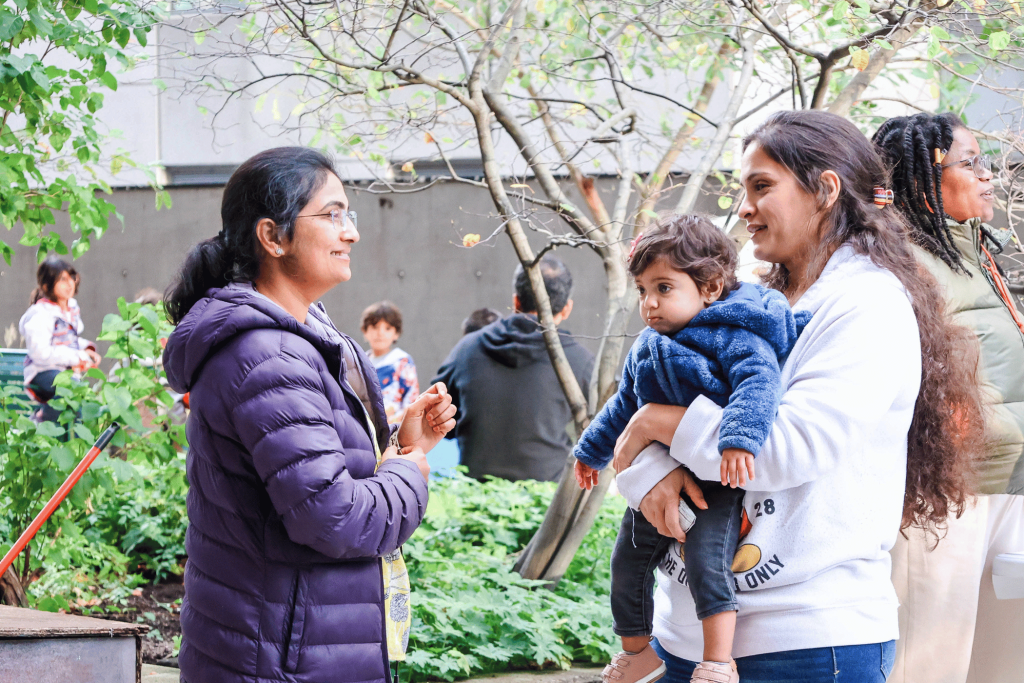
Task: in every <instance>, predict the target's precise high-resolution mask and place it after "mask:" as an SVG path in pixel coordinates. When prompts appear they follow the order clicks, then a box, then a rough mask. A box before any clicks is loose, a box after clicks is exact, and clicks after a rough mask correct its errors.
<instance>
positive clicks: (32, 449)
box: [0, 299, 185, 609]
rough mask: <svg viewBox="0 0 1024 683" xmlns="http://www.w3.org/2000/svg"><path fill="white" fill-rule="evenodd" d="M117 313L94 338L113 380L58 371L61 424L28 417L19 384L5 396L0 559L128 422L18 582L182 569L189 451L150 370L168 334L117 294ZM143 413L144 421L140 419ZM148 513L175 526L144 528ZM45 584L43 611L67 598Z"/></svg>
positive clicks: (50, 525)
mask: <svg viewBox="0 0 1024 683" xmlns="http://www.w3.org/2000/svg"><path fill="white" fill-rule="evenodd" d="M118 309H119V314H111V315H108V316H106V318H105V319H104V321H103V329H102V332H101V333H100V335H99V339H101V340H105V341H110V342H111V346H110V349H109V350H108V351H107V358H112V359H116V360H118V362H119V364H120V367H119V368H118V369H116V370H115V371H114V372H113V373H112V374H111V376H107V375H105V374H104V373H103V372H101V371H100V370H98V369H93V370H89V371H88V372H87V373H86V375H85V377H84V378H82V379H81V380H76V379H74V378H73V377H72V375H71V372H70V371H66V372H64V373H61V374H60V375H58V377H57V379H56V381H55V382H54V384H55V386H56V389H57V397H56V398H55V399H53V400H52V401H51V402H50V404H51V405H52V406H53V407H55V408H57V409H58V410H61V411H62V413H61V417H60V423H59V424H56V423H50V422H44V423H41V424H35V423H34V422H32V421H31V420H29V419H28V417H26V415H27V413H28V411H29V410H30V409H31V408H32V406H30V405H29V404H26V403H25V402H24V401H23V400H21V399H19V398H18V396H17V394H18V393H20V392H19V390H18V389H17V388H15V387H6V388H4V389H3V390H2V393H0V480H2V481H3V486H2V487H0V509H3V510H4V514H3V515H2V516H0V538H3V539H10V540H8V541H6V542H4V543H0V552H6V551H7V550H8V549H9V548H10V547H11V543H12V542H13V539H14V538H16V537H17V536H18V535H19V534H20V533H21V532H22V531H23V530H24V529H25V528H26V527H27V526H28V524H29V522H30V521H31V520H32V518H33V517H34V516H35V515H36V514H37V513H38V512H39V511H40V510H41V509H42V507H43V505H44V503H45V502H46V501H47V500H48V499H49V497H50V496H51V495H52V494H53V492H54V491H56V490H57V488H58V487H59V486H60V484H61V483H62V482H63V481H64V479H65V478H66V477H67V476H68V474H69V473H70V472H71V470H72V469H74V467H75V466H76V465H77V464H78V462H79V461H80V460H81V459H82V457H83V456H84V455H85V453H86V452H87V451H88V450H89V448H90V447H91V446H92V444H93V442H94V440H95V439H96V437H97V436H99V434H100V433H101V432H102V431H103V430H104V429H106V428H107V427H108V426H109V425H110V424H111V423H112V422H114V421H118V422H120V423H121V424H122V426H123V427H124V429H122V430H121V431H120V432H118V434H117V435H116V436H115V437H114V440H113V441H112V442H111V445H110V447H109V448H108V450H107V451H106V452H104V453H103V454H101V455H100V457H99V458H97V460H96V462H95V463H94V464H93V465H92V467H91V468H90V469H89V470H88V471H87V472H86V473H85V475H84V476H83V477H82V478H81V480H79V482H78V484H77V485H76V486H75V488H74V489H72V490H71V493H70V494H69V495H68V497H67V498H66V499H65V500H64V502H63V503H62V504H61V506H60V507H59V508H58V509H57V511H56V512H55V513H54V514H53V515H52V516H51V517H50V519H49V521H48V522H47V523H46V524H45V525H44V526H43V528H42V529H41V530H40V531H39V533H38V534H36V536H35V538H34V539H33V541H32V542H31V543H30V544H29V546H28V548H26V550H25V551H23V552H22V554H21V556H20V557H19V559H18V560H17V561H16V562H15V569H16V570H17V571H18V572H19V574H20V575H21V576H22V577H23V578H32V577H35V576H38V575H40V574H42V573H43V572H49V571H55V570H61V569H71V568H73V569H74V571H75V575H78V574H86V575H90V576H92V577H94V578H96V579H97V580H99V581H100V582H101V583H102V582H103V580H106V579H111V580H113V577H121V578H123V577H125V576H126V575H127V573H128V572H129V571H136V570H138V568H139V567H138V565H139V564H143V565H146V567H145V568H146V569H151V570H152V571H153V573H155V574H157V575H160V574H166V573H167V572H170V571H179V572H180V568H177V567H178V559H177V557H172V556H173V555H175V554H177V556H178V557H180V556H181V555H183V553H184V550H183V547H182V544H181V542H180V536H181V534H182V533H183V528H184V527H183V520H184V481H185V480H184V465H183V460H182V456H181V454H180V453H179V449H180V447H183V446H184V445H185V429H184V427H183V426H181V425H174V424H172V423H171V420H170V419H169V417H168V416H167V415H165V414H163V413H164V412H165V411H164V410H162V408H166V407H168V406H170V405H172V404H173V400H172V398H171V396H170V395H169V394H168V392H167V390H166V389H165V388H164V386H163V385H162V384H161V379H162V371H161V369H160V368H159V366H158V365H155V364H154V363H153V359H155V358H158V357H159V356H160V354H161V351H162V346H161V344H160V339H161V338H163V337H166V336H167V335H168V334H170V330H171V327H170V325H169V324H168V323H167V321H166V319H165V318H164V316H163V313H162V311H160V310H159V309H158V308H157V307H155V306H146V305H142V304H134V303H132V304H128V303H125V301H124V299H120V300H119V301H118ZM140 408H141V409H142V411H144V412H145V413H147V414H148V415H150V416H151V420H149V421H148V422H147V423H145V424H144V422H143V418H142V413H140ZM114 449H117V456H116V457H115V456H113V455H112V452H113V451H114ZM162 489H169V493H170V495H169V496H164V498H163V499H161V497H160V495H161V494H160V493H158V492H157V491H158V490H162ZM178 496H181V498H182V500H181V502H180V504H179V505H178V506H177V511H175V506H174V505H173V503H172V505H171V506H169V507H166V508H165V507H164V505H163V502H161V500H163V501H169V500H171V499H172V498H177V497H178ZM112 508H113V509H112ZM147 511H148V516H149V517H150V518H155V519H157V520H161V519H164V521H167V522H169V525H168V526H169V527H170V528H168V529H160V530H154V526H153V524H148V525H147V524H146V523H145V522H146V521H147V520H145V519H143V518H144V517H146V516H147ZM115 517H116V519H114V518H115ZM159 525H160V524H159V522H158V523H157V526H159ZM149 565H153V566H149ZM54 580H55V579H54ZM54 580H50V581H48V582H47V583H49V584H53V581H54ZM46 585H47V584H43V585H42V586H41V590H31V591H30V593H29V595H30V596H31V597H34V598H36V600H37V602H38V603H39V604H40V606H43V607H47V608H52V609H56V607H54V604H55V601H56V603H59V602H60V600H61V599H62V598H61V596H60V595H59V594H54V593H51V592H50V591H48V590H46V589H45V586H46ZM44 598H53V600H45V601H44V600H43V599H44ZM40 601H42V602H40ZM57 606H60V605H59V604H58V605H57Z"/></svg>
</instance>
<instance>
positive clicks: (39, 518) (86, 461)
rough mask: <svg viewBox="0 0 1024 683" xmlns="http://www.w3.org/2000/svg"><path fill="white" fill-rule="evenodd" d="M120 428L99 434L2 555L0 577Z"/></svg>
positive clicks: (111, 426)
mask: <svg viewBox="0 0 1024 683" xmlns="http://www.w3.org/2000/svg"><path fill="white" fill-rule="evenodd" d="M120 428H121V425H119V424H117V423H116V422H114V423H112V424H111V425H110V426H109V427H107V428H106V429H105V430H104V431H103V433H102V434H100V438H98V439H96V443H94V444H93V446H92V448H90V449H89V452H88V453H86V454H85V457H84V458H82V460H81V461H80V462H79V463H78V465H77V466H76V467H75V469H74V470H73V471H72V472H71V474H69V475H68V478H67V479H65V480H64V483H63V484H61V485H60V488H59V489H57V492H56V493H54V494H53V496H51V497H50V500H49V502H47V503H46V505H45V506H44V507H43V509H42V510H41V511H40V513H39V514H38V515H36V518H35V519H33V520H32V523H31V524H29V525H28V528H27V529H25V531H24V532H22V534H21V536H19V537H18V540H17V541H15V543H14V545H13V546H12V547H11V549H10V550H9V551H8V552H7V554H6V555H4V559H3V560H0V576H3V573H4V572H6V571H7V568H8V567H10V566H11V564H12V563H13V562H14V558H16V557H17V556H18V553H20V552H21V551H22V550H24V549H25V546H27V545H28V543H29V541H31V540H32V538H33V537H35V535H36V533H37V532H38V531H39V529H41V528H42V526H43V524H46V520H48V519H49V518H50V515H52V514H53V513H54V511H55V510H56V509H57V507H58V506H60V504H61V502H63V500H64V499H65V498H66V497H67V495H68V494H69V493H71V489H73V488H74V487H75V484H77V483H78V480H79V479H81V478H82V475H83V474H85V471H86V470H87V469H89V466H90V465H92V463H93V462H94V461H95V460H96V458H97V456H99V454H100V453H101V452H102V451H103V449H104V448H106V447H107V444H109V443H110V440H111V439H113V438H114V434H116V433H117V430H118V429H120Z"/></svg>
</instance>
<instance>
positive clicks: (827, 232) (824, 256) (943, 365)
mask: <svg viewBox="0 0 1024 683" xmlns="http://www.w3.org/2000/svg"><path fill="white" fill-rule="evenodd" d="M754 143H756V144H758V145H759V146H760V148H761V149H762V150H764V152H765V153H766V154H767V155H768V156H769V157H771V158H772V159H774V160H775V161H776V162H778V163H780V164H782V165H783V166H785V167H786V168H787V169H789V171H790V172H791V173H793V175H794V176H795V177H796V180H797V182H798V183H799V184H800V186H801V187H802V188H803V189H804V191H806V192H808V193H809V194H811V195H812V196H814V197H817V200H818V208H819V210H821V211H822V212H824V213H825V215H824V218H823V221H822V225H821V228H820V233H819V236H820V239H821V242H820V245H819V247H818V250H817V253H816V254H815V260H814V261H813V265H812V266H811V268H810V269H809V272H808V273H807V277H808V278H810V279H814V278H816V277H817V276H818V275H819V274H820V273H821V271H822V269H823V268H824V266H825V263H826V262H827V261H828V258H829V256H831V254H832V253H833V252H834V251H835V250H836V249H837V248H839V247H840V246H842V245H845V244H848V245H850V246H851V247H853V249H854V251H856V252H857V253H858V254H862V255H864V256H867V257H868V258H870V259H871V260H872V261H873V262H874V263H875V265H877V266H878V267H880V268H885V269H886V270H888V271H889V272H891V273H892V274H893V275H895V276H896V277H897V278H898V279H899V281H900V282H901V283H902V284H903V286H904V288H906V290H907V294H908V295H909V296H910V300H911V304H912V305H913V307H914V314H915V315H916V317H917V327H918V331H919V334H920V335H921V389H920V392H919V393H918V396H917V403H916V404H915V406H914V419H913V421H912V422H911V424H910V432H909V434H908V435H907V488H906V493H905V497H904V501H903V527H902V528H904V529H906V528H907V527H910V526H917V527H921V528H925V529H928V530H930V531H933V532H936V533H937V531H938V530H939V529H942V528H943V526H944V525H945V523H946V519H947V517H948V516H949V515H950V514H955V515H956V516H958V517H959V516H960V514H962V513H963V511H964V509H965V507H966V505H967V501H968V499H969V498H970V496H971V494H972V493H973V474H974V465H975V463H976V462H977V460H978V458H980V457H981V455H982V448H983V444H984V417H983V414H982V401H981V389H980V387H979V386H978V379H977V368H978V345H977V341H976V339H975V337H974V334H973V333H972V332H971V331H970V330H968V329H967V328H965V327H961V326H960V325H956V324H954V323H953V322H952V321H951V319H950V318H949V316H948V315H947V314H946V304H945V301H944V300H943V298H942V294H941V292H940V291H939V286H938V283H937V282H936V281H935V278H933V277H932V276H931V274H930V273H929V272H928V271H927V270H926V269H925V268H924V267H922V266H921V265H920V264H919V263H918V262H917V259H916V257H915V256H914V253H913V251H912V250H911V248H910V241H909V239H908V235H907V227H906V224H905V223H904V220H903V218H902V216H901V215H900V213H898V212H896V211H893V210H892V209H891V208H885V209H881V210H880V209H879V208H878V207H877V206H875V204H874V202H873V199H874V188H875V187H876V186H881V187H886V186H887V181H888V174H887V172H886V168H885V165H884V163H883V161H882V158H881V156H879V154H878V153H877V151H876V150H875V148H874V146H873V145H872V144H871V143H870V142H869V141H868V139H867V138H866V137H864V135H863V134H862V133H861V132H860V131H859V130H857V127H856V126H854V125H853V124H852V123H850V122H849V121H847V120H846V119H844V118H842V117H840V116H836V115H835V114H829V113H826V112H821V111H812V110H805V111H789V112H779V113H777V114H774V115H773V116H771V117H769V118H768V120H767V121H766V122H765V123H763V124H762V125H761V126H760V127H758V129H757V130H755V131H754V132H753V133H751V134H750V135H749V136H747V137H746V138H745V139H744V140H743V148H744V149H746V148H747V147H748V146H749V145H751V144H754ZM829 170H831V171H834V172H835V173H836V175H838V176H839V179H840V181H841V187H840V191H839V198H838V199H837V200H836V201H835V203H834V204H833V205H832V206H831V207H830V208H827V209H826V208H825V201H824V198H825V196H826V195H825V192H824V186H823V183H822V182H821V174H822V173H824V172H825V171H829ZM765 279H766V283H767V284H768V285H769V286H771V287H774V288H775V289H779V290H782V291H783V292H785V291H786V290H787V289H789V288H790V286H791V284H792V283H791V282H790V278H789V272H788V271H787V270H786V268H785V266H782V265H781V264H775V265H774V266H773V267H772V269H771V271H770V272H769V273H768V275H767V276H766V278H765Z"/></svg>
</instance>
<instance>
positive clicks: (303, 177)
mask: <svg viewBox="0 0 1024 683" xmlns="http://www.w3.org/2000/svg"><path fill="white" fill-rule="evenodd" d="M330 174H334V175H337V172H336V171H335V170H334V164H333V162H332V161H331V159H330V158H328V157H327V156H326V155H324V154H323V153H321V152H318V151H316V150H314V149H309V148H307V147H277V148H275V149H268V150H267V151H265V152H260V153H259V154H257V155H256V156H254V157H251V158H250V159H249V160H247V161H246V162H244V163H243V164H242V165H241V166H239V167H238V168H237V169H236V170H235V172H234V173H233V174H231V179H230V180H228V184H227V185H226V186H225V187H224V198H223V200H222V201H221V205H220V218H221V225H222V226H223V228H222V229H221V231H220V234H218V235H217V236H216V237H211V238H210V239H207V240H203V241H202V242H200V243H199V244H197V245H196V246H194V247H193V248H192V250H191V251H190V252H189V253H188V256H186V257H185V262H184V263H183V264H182V266H181V269H180V270H179V271H178V276H177V277H176V278H175V280H174V282H172V283H171V286H170V287H168V288H167V295H166V297H165V300H164V308H165V310H166V311H167V317H168V318H169V319H170V321H171V322H172V323H174V324H175V325H177V324H178V323H179V322H181V319H182V318H184V317H185V316H186V315H187V314H188V312H189V311H190V310H192V306H194V305H195V304H196V302H197V301H199V300H200V299H202V298H203V297H204V296H206V292H207V291H208V290H210V289H213V288H217V287H223V286H224V285H226V284H227V283H229V282H251V281H252V280H255V279H256V278H257V277H258V276H259V274H260V243H259V240H258V239H257V237H256V225H257V224H258V223H259V222H260V221H261V220H263V219H264V218H269V219H270V220H272V221H274V224H275V225H277V229H278V231H279V233H280V235H281V237H282V239H286V240H290V239H292V236H293V235H294V232H295V219H296V218H297V217H298V215H299V213H300V212H301V211H302V208H303V207H304V206H306V204H308V203H309V202H310V200H311V199H312V198H313V195H314V194H316V193H317V192H318V191H319V190H320V188H321V187H323V185H324V183H325V182H326V181H327V178H328V176H329V175H330Z"/></svg>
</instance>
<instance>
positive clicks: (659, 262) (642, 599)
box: [573, 215, 809, 683]
mask: <svg viewBox="0 0 1024 683" xmlns="http://www.w3.org/2000/svg"><path fill="white" fill-rule="evenodd" d="M737 262H738V256H737V253H736V247H735V246H734V245H733V243H732V240H730V239H729V237H728V236H727V235H725V234H724V233H723V232H722V231H721V230H719V229H718V228H717V227H715V226H714V225H713V224H712V223H711V221H709V220H708V219H707V218H704V217H701V216H695V215H683V216H670V217H667V218H665V219H663V220H662V221H661V222H659V224H658V225H657V226H656V227H655V228H654V229H653V230H651V231H649V232H647V233H645V234H642V235H640V236H639V237H638V238H637V239H636V240H635V241H634V243H633V248H632V250H631V251H630V254H629V263H628V265H629V271H630V273H631V274H632V275H633V277H634V278H635V279H636V285H637V289H638V290H639V294H640V312H641V314H642V315H643V317H644V322H646V323H647V328H646V329H645V330H644V331H643V332H642V333H641V334H640V337H639V338H638V339H637V341H636V342H635V343H634V344H633V348H632V349H631V350H630V352H629V357H628V358H627V359H626V364H625V367H624V368H623V371H622V381H621V383H620V384H619V391H618V393H617V394H616V395H615V396H613V397H612V398H611V400H609V401H608V402H607V403H606V404H605V406H604V408H602V410H601V412H600V413H598V415H597V417H595V418H594V421H593V422H591V423H590V426H588V427H587V429H586V431H584V432H583V436H582V437H581V438H580V440H579V443H577V444H576V448H575V450H574V451H573V454H574V455H575V456H576V460H577V462H576V474H577V479H578V480H579V482H580V485H581V486H585V487H587V488H589V487H590V486H592V485H593V484H594V483H596V473H597V471H598V470H601V469H603V468H605V467H607V466H608V464H609V463H610V462H611V461H612V456H613V453H614V449H615V442H616V440H617V439H618V438H619V435H621V434H622V432H623V430H624V429H625V428H626V425H627V424H628V423H629V421H630V419H631V418H632V417H633V415H635V414H636V412H637V410H639V408H640V407H641V406H643V405H644V404H647V403H656V404H669V405H678V406H688V405H690V403H692V402H693V401H694V399H696V398H697V397H698V396H700V395H704V396H706V397H707V398H709V399H711V400H712V401H714V402H715V403H717V404H718V405H720V406H722V407H724V409H725V410H724V411H723V418H722V427H721V430H720V432H719V441H718V447H719V452H720V453H721V454H722V467H721V478H722V480H721V483H718V482H708V481H703V482H700V487H701V489H702V491H703V492H704V499H705V500H706V501H707V507H706V508H700V507H698V509H697V510H696V512H695V513H694V514H695V516H696V523H695V524H694V526H693V528H692V530H691V529H688V530H687V531H688V533H687V537H686V570H687V579H688V581H689V586H690V591H691V593H692V595H693V599H694V602H696V604H697V616H698V618H700V620H701V624H702V627H703V630H704V660H705V661H704V662H702V663H701V664H699V665H698V670H700V669H707V670H708V673H709V674H716V675H720V676H722V678H721V680H722V681H729V680H732V679H734V678H735V676H736V674H735V666H734V664H733V662H732V655H731V650H732V639H733V633H734V630H735V624H736V595H735V591H734V588H733V582H734V580H733V576H732V571H731V569H730V567H731V565H732V558H733V554H734V553H735V551H736V545H737V542H738V539H739V531H740V526H741V521H740V520H741V516H742V512H743V508H742V503H743V494H744V492H743V490H742V489H740V488H738V487H739V486H744V485H746V483H747V479H748V478H749V479H753V477H754V458H755V456H756V455H757V454H758V452H759V451H760V450H761V446H762V445H763V444H764V442H765V439H767V438H768V433H769V431H770V430H771V425H772V423H773V422H774V420H775V413H776V411H777V410H778V407H779V400H780V396H781V393H782V385H781V383H780V379H779V378H780V367H781V365H782V363H783V362H784V360H785V358H786V356H787V355H788V354H789V352H790V350H791V349H792V348H793V344H794V343H796V338H797V335H798V334H799V330H800V329H801V328H802V327H803V325H805V324H806V322H807V319H808V318H809V316H807V315H801V316H800V319H799V320H797V319H796V317H794V315H793V312H792V311H791V310H790V307H789V303H788V302H787V301H786V297H785V296H783V295H782V294H781V293H780V292H777V291H774V290H770V289H766V288H765V287H762V286H760V285H753V284H741V283H738V282H737V281H736V276H735V271H736V266H737ZM628 464H629V463H625V462H624V463H616V468H617V469H619V468H624V467H627V466H628ZM671 541H672V539H670V538H668V537H666V536H662V535H660V534H659V533H658V531H657V529H655V528H654V526H653V525H652V524H651V523H650V522H649V521H648V520H647V519H645V518H644V516H643V514H641V513H639V512H634V511H632V510H627V512H626V516H625V518H624V519H623V521H622V529H621V531H620V532H619V538H618V541H617V542H616V545H615V550H614V551H613V554H612V617H613V619H614V630H615V632H616V634H618V635H619V636H621V637H622V643H623V650H624V652H623V653H621V654H620V655H618V656H617V657H616V659H615V660H613V663H612V664H611V665H609V667H608V668H607V669H606V670H605V679H606V680H607V681H613V680H614V681H619V682H620V683H649V681H653V680H655V678H654V677H656V676H660V674H662V673H663V672H664V670H665V667H664V664H663V663H662V662H661V661H660V660H659V659H658V658H657V656H656V655H654V654H653V650H652V648H651V647H650V646H649V645H648V641H649V640H650V636H651V632H652V631H653V623H652V617H653V612H654V579H653V571H652V570H653V568H654V567H655V566H656V565H657V564H658V563H659V562H660V561H661V560H662V558H663V557H664V556H665V553H666V550H667V549H668V545H669V543H670V542H671ZM623 676H625V677H626V678H625V679H623ZM695 676H696V674H695ZM694 680H697V679H696V678H695V679H694ZM701 680H703V679H701ZM708 680H711V679H708ZM714 680H719V678H715V679H714Z"/></svg>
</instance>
